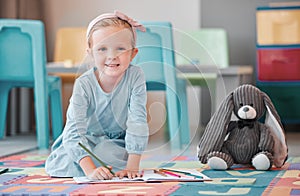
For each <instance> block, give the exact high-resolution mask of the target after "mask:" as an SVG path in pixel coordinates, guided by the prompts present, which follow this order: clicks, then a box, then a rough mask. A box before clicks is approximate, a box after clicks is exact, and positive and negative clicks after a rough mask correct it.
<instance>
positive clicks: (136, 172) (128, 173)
mask: <svg viewBox="0 0 300 196" xmlns="http://www.w3.org/2000/svg"><path fill="white" fill-rule="evenodd" d="M116 176H117V177H119V178H124V177H128V178H129V179H132V178H136V177H142V174H141V173H140V172H139V170H130V169H124V170H122V171H118V172H116Z"/></svg>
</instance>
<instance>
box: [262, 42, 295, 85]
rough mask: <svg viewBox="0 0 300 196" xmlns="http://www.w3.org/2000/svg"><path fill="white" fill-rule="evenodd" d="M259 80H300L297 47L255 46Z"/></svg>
mask: <svg viewBox="0 0 300 196" xmlns="http://www.w3.org/2000/svg"><path fill="white" fill-rule="evenodd" d="M257 77H258V78H257V79H258V80H259V81H297V80H299V81H300V46H299V48H297V47H295V48H257Z"/></svg>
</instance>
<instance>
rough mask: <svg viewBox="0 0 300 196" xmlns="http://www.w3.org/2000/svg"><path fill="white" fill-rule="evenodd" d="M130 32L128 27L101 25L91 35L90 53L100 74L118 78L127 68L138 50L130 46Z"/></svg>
mask: <svg viewBox="0 0 300 196" xmlns="http://www.w3.org/2000/svg"><path fill="white" fill-rule="evenodd" d="M132 36H133V35H132V32H131V30H130V29H128V28H122V27H103V28H100V29H98V30H96V31H95V32H94V33H93V35H92V37H91V39H92V40H91V41H92V42H91V43H92V46H91V49H89V50H90V51H89V52H90V54H91V55H92V57H93V58H94V61H95V64H96V66H97V68H98V70H99V73H100V77H101V75H102V74H105V76H109V77H116V78H119V77H120V76H122V75H123V74H124V72H125V70H126V69H127V68H128V66H129V64H130V62H131V61H132V59H133V58H134V57H135V55H136V54H137V52H138V50H137V49H136V48H133V47H132V39H133V38H132Z"/></svg>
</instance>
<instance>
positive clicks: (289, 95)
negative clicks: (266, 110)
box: [256, 4, 300, 124]
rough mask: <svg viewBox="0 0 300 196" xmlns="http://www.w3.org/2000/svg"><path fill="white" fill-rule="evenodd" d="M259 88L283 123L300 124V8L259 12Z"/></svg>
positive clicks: (257, 35)
mask: <svg viewBox="0 0 300 196" xmlns="http://www.w3.org/2000/svg"><path fill="white" fill-rule="evenodd" d="M256 37H257V40H256V57H257V61H256V62H257V64H256V68H257V72H256V80H257V82H256V83H257V86H258V87H259V88H260V89H261V90H263V91H265V92H266V93H267V94H268V95H269V96H270V98H271V99H272V101H273V103H274V105H275V107H276V108H277V111H278V113H279V115H280V116H281V119H282V121H283V123H285V124H290V123H299V122H300V105H299V99H300V90H299V89H300V6H299V5H297V6H294V5H291V6H290V5H288V6H284V4H280V5H279V6H263V7H258V8H257V11H256Z"/></svg>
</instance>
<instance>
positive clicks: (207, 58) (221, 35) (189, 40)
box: [175, 28, 229, 124]
mask: <svg viewBox="0 0 300 196" xmlns="http://www.w3.org/2000/svg"><path fill="white" fill-rule="evenodd" d="M175 44H176V45H175V48H176V64H177V66H180V65H191V66H214V67H217V68H226V67H228V66H229V51H228V42H227V33H226V31H225V30H224V29H222V28H201V29H198V30H194V31H187V32H177V33H176V40H175ZM183 75H184V77H185V78H186V79H187V80H188V81H189V82H190V84H191V85H194V86H200V87H207V88H208V90H209V93H210V100H211V113H213V112H214V111H215V109H216V102H215V100H216V97H215V94H216V93H215V89H216V79H217V73H212V74H202V73H200V72H199V73H191V74H183ZM203 96H205V95H202V99H209V98H207V97H203ZM205 107H207V105H203V106H202V108H205ZM204 110H208V109H204ZM201 116H203V117H205V116H207V115H201ZM208 120H209V119H206V120H204V121H208ZM203 124H206V122H203Z"/></svg>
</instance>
